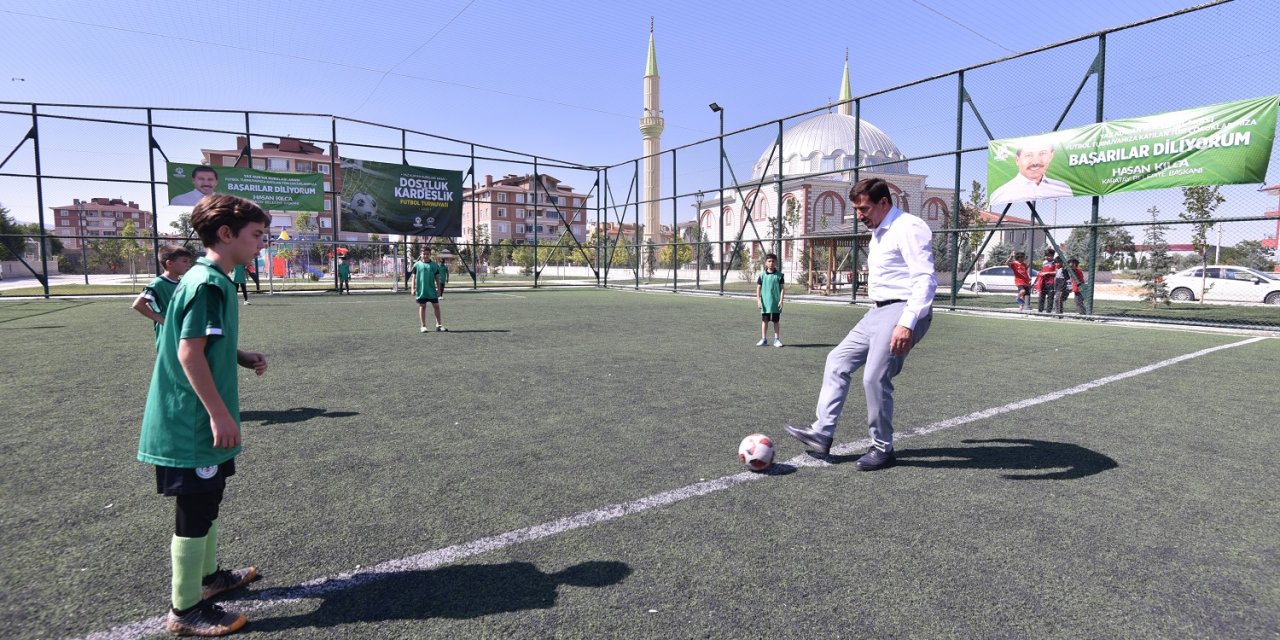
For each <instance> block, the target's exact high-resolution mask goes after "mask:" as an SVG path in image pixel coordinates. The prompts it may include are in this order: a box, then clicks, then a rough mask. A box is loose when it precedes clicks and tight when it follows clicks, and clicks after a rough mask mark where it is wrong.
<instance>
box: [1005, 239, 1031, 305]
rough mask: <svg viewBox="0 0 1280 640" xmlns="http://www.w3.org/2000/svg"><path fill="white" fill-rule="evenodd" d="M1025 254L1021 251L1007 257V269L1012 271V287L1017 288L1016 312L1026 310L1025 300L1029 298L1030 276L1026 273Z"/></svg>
mask: <svg viewBox="0 0 1280 640" xmlns="http://www.w3.org/2000/svg"><path fill="white" fill-rule="evenodd" d="M1026 259H1027V254H1025V253H1023V252H1021V251H1015V252H1013V255H1012V256H1009V262H1008V265H1009V268H1010V269H1012V270H1013V286H1015V287H1017V288H1018V311H1026V310H1027V298H1030V297H1031V275H1030V274H1029V273H1028V272H1027V263H1026V262H1024V261H1025V260H1026Z"/></svg>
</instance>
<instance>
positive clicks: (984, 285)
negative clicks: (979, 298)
mask: <svg viewBox="0 0 1280 640" xmlns="http://www.w3.org/2000/svg"><path fill="white" fill-rule="evenodd" d="M1028 273H1030V274H1031V281H1032V282H1035V281H1036V274H1037V273H1039V271H1036V270H1035V269H1031V270H1030V271H1029V272H1028ZM964 288H966V289H968V290H970V291H976V292H978V293H982V292H984V291H1017V290H1018V287H1017V286H1015V285H1014V284H1013V269H1010V268H1009V267H987V268H986V269H983V270H981V271H979V272H977V273H971V274H969V275H968V276H967V277H965V279H964Z"/></svg>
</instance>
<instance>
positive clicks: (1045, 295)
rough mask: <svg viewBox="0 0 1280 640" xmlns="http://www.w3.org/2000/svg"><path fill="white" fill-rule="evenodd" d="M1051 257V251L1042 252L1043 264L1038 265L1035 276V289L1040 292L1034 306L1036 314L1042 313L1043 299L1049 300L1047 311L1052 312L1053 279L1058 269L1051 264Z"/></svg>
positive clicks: (1052, 253) (1052, 252)
mask: <svg viewBox="0 0 1280 640" xmlns="http://www.w3.org/2000/svg"><path fill="white" fill-rule="evenodd" d="M1053 255H1054V251H1053V249H1045V250H1044V262H1042V263H1041V264H1040V273H1039V274H1037V275H1036V289H1038V290H1039V291H1040V302H1039V304H1037V305H1036V313H1044V307H1045V304H1044V302H1045V299H1048V300H1049V311H1050V312H1053V277H1054V275H1055V274H1056V273H1057V269H1058V267H1057V266H1054V264H1053ZM1059 266H1061V265H1059Z"/></svg>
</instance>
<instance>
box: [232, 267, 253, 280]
mask: <svg viewBox="0 0 1280 640" xmlns="http://www.w3.org/2000/svg"><path fill="white" fill-rule="evenodd" d="M231 281H232V282H234V283H235V284H245V283H246V282H248V281H249V280H248V273H247V272H246V270H245V268H244V265H242V264H238V265H236V268H235V270H233V271H232V272H231Z"/></svg>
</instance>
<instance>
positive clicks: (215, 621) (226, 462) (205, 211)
mask: <svg viewBox="0 0 1280 640" xmlns="http://www.w3.org/2000/svg"><path fill="white" fill-rule="evenodd" d="M270 223H271V218H270V217H269V216H268V215H267V214H266V213H265V212H263V210H262V208H261V207H259V206H258V205H257V204H254V203H253V202H251V201H249V200H245V199H243V198H238V197H236V196H230V195H223V194H214V195H211V196H207V197H205V198H203V199H201V200H200V202H199V203H197V204H196V206H195V209H194V210H192V212H191V226H192V227H193V228H194V229H195V230H196V232H197V233H199V234H200V240H201V241H203V242H204V245H205V247H206V248H207V254H206V255H205V257H203V258H200V259H199V260H197V261H196V264H195V265H194V266H192V267H191V269H190V270H189V271H188V272H187V273H186V275H185V276H183V278H182V280H181V281H180V282H179V283H178V287H177V289H176V290H175V291H174V293H173V298H172V300H171V301H170V304H169V307H168V309H167V310H166V312H165V321H164V324H163V325H162V328H161V334H160V340H159V343H158V347H157V354H156V364H155V370H154V372H153V374H152V376H151V390H150V391H149V392H148V394H147V406H146V410H145V412H144V413H143V418H142V432H141V435H140V437H139V439H138V460H140V461H142V462H145V463H147V464H151V465H155V468H156V492H157V493H161V494H163V495H165V496H173V497H175V499H176V503H177V505H176V510H175V514H174V515H175V517H174V535H173V538H172V540H171V542H170V545H169V550H170V559H171V562H172V567H173V576H172V583H171V584H172V591H171V598H170V599H171V603H170V609H169V613H168V615H167V616H165V620H164V628H165V629H166V630H168V631H170V632H173V633H176V634H179V635H202V636H218V635H225V634H228V633H233V632H235V631H237V630H239V629H240V628H241V627H243V626H244V625H245V624H246V622H247V619H246V618H245V617H244V616H243V615H241V614H238V613H233V612H229V611H225V610H223V609H222V608H221V607H219V606H217V605H215V604H213V603H212V602H210V599H211V598H213V597H214V596H216V595H218V594H220V593H223V592H225V591H229V590H231V589H235V588H238V587H242V586H244V585H246V584H248V583H249V582H252V581H253V580H255V579H256V578H257V577H258V571H257V569H255V568H254V567H245V568H242V569H236V570H234V571H227V570H223V569H220V568H219V566H218V562H217V545H218V508H219V506H220V505H221V503H222V497H223V491H224V489H225V488H226V478H227V477H228V476H231V475H233V474H235V471H236V469H235V457H236V455H237V454H238V453H239V452H240V443H241V439H240V424H239V423H240V390H239V379H238V377H237V375H238V372H237V369H236V367H237V365H238V366H241V367H245V368H247V369H253V370H254V373H256V374H258V375H262V374H263V373H264V372H266V370H267V358H266V356H265V355H263V354H261V353H257V352H253V351H242V350H240V349H239V348H238V342H239V324H240V313H239V311H238V309H239V307H238V306H237V305H236V287H235V285H234V284H233V283H232V282H231V277H230V276H229V275H227V272H228V271H231V270H233V269H234V268H235V266H236V265H243V264H247V263H248V262H249V261H250V260H252V259H253V256H254V255H255V254H257V252H258V251H259V250H260V249H261V248H262V247H263V246H264V243H265V238H266V233H267V225H268V224H270Z"/></svg>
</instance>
